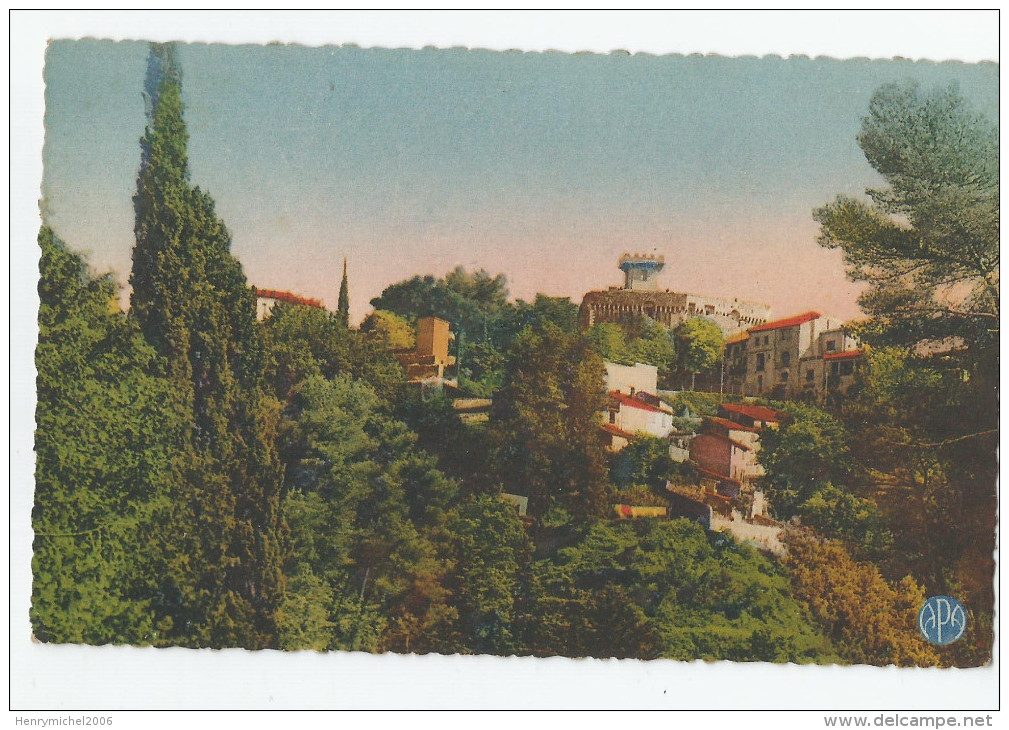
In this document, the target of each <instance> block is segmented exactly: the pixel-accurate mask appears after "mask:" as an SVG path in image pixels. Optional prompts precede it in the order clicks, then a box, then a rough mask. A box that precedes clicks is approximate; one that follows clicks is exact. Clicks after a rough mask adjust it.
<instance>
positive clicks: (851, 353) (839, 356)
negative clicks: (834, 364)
mask: <svg viewBox="0 0 1009 730" xmlns="http://www.w3.org/2000/svg"><path fill="white" fill-rule="evenodd" d="M856 357H862V351H861V350H845V351H844V352H825V353H823V359H824V360H853V359H854V358H856Z"/></svg>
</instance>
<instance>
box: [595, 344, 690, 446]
mask: <svg viewBox="0 0 1009 730" xmlns="http://www.w3.org/2000/svg"><path fill="white" fill-rule="evenodd" d="M605 366H606V390H607V407H606V411H605V412H603V413H602V418H601V420H602V423H601V424H600V427H599V431H600V436H601V438H602V440H603V443H604V444H605V446H606V448H607V449H609V450H610V451H620V449H622V448H624V447H625V446H626V445H627V444H628V443H630V442H631V440H633V439H634V437H635V436H636V435H639V434H645V435H648V436H658V437H660V438H665V437H666V436H668V435H669V434H670V433H671V432H672V430H673V409H672V408H670V407H669V406H668V405H667V404H666V403H665V402H664V401H662V400H661V399H660V398H659V397H658V396H657V395H655V390H656V382H657V381H656V378H657V375H656V372H657V369H656V368H655V366H654V365H644V364H642V363H636V364H634V365H618V364H616V363H611V362H607V363H605Z"/></svg>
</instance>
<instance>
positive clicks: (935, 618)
mask: <svg viewBox="0 0 1009 730" xmlns="http://www.w3.org/2000/svg"><path fill="white" fill-rule="evenodd" d="M918 630H919V631H921V635H922V636H924V637H925V638H926V639H928V640H929V641H931V642H932V643H933V644H952V643H953V642H954V641H956V640H957V639H959V638H960V637H961V636H963V632H964V631H966V630H967V611H966V610H965V609H964V607H963V604H962V603H960V601H958V600H957V599H955V598H953V597H952V596H932V597H930V598H928V599H927V600H926V601H925V603H924V605H923V606H922V607H921V610H920V611H918Z"/></svg>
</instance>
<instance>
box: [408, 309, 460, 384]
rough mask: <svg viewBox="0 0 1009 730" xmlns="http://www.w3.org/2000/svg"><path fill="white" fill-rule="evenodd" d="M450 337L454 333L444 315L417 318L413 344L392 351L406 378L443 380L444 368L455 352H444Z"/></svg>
mask: <svg viewBox="0 0 1009 730" xmlns="http://www.w3.org/2000/svg"><path fill="white" fill-rule="evenodd" d="M452 339H454V335H453V334H452V332H451V331H450V330H449V323H448V322H446V321H445V320H444V319H440V318H438V317H421V318H420V319H418V320H417V345H416V347H414V349H412V350H400V351H397V352H394V353H393V355H395V356H396V359H397V360H399V364H400V365H402V366H403V367H404V368H405V369H406V374H407V377H408V378H409V380H410V382H422V381H426V380H432V381H445V369H446V368H449V367H451V366H453V365H455V356H453V355H449V354H448V346H449V342H450V341H451V340H452Z"/></svg>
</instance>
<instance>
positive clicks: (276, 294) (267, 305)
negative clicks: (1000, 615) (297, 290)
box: [252, 286, 324, 321]
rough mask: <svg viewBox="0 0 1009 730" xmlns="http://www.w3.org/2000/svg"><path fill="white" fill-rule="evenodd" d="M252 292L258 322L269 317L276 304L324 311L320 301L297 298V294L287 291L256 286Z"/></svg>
mask: <svg viewBox="0 0 1009 730" xmlns="http://www.w3.org/2000/svg"><path fill="white" fill-rule="evenodd" d="M252 290H253V291H254V292H255V294H256V319H258V320H260V321H262V320H264V319H266V318H267V317H269V316H270V312H272V311H273V308H274V307H275V306H276V305H277V303H278V302H284V303H286V304H297V305H300V306H303V307H316V308H318V309H324V307H323V305H322V302H321V301H320V300H318V299H312V298H309V297H302V296H298V295H297V294H292V293H291V292H289V291H283V290H281V289H260V288H259V287H256V286H254V287H252Z"/></svg>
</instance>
